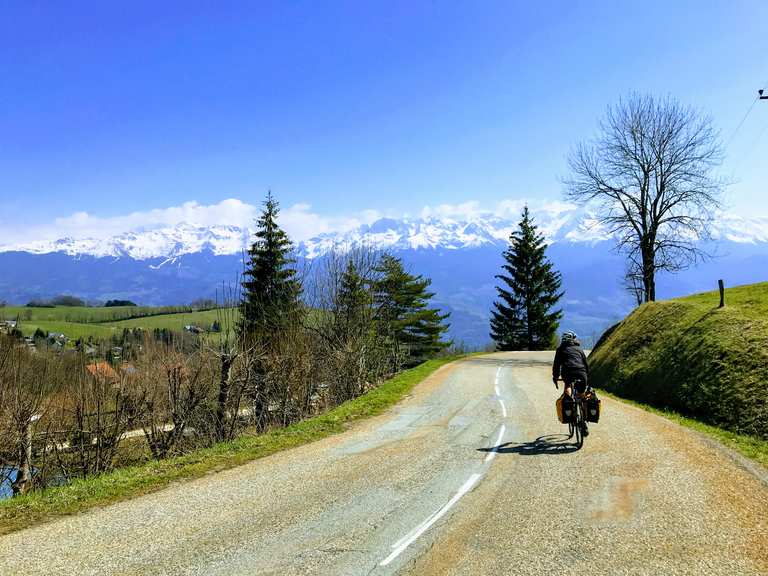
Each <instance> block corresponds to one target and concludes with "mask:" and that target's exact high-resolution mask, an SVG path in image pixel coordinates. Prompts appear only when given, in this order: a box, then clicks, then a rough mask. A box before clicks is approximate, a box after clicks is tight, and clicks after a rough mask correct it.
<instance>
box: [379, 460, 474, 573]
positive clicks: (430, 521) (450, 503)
mask: <svg viewBox="0 0 768 576" xmlns="http://www.w3.org/2000/svg"><path fill="white" fill-rule="evenodd" d="M480 477H481V474H472V476H470V477H469V479H468V480H467V481H466V482H464V485H463V486H462V487H461V488H459V491H458V492H456V494H454V495H453V498H451V499H450V500H449V501H448V503H447V504H446V505H445V506H443V507H442V508H440V510H438V511H437V513H435V514H433V515H432V516H430V517H429V518H428V519H427V520H426V521H425V522H424V523H422V524H421V525H420V526H419V527H418V528H417V529H416V530H415V531H414V532H413V533H412V534H411V536H410V537H408V538H407V539H405V540H403V541H401V542H400V543H399V544H400V545H399V546H397V547H396V548H395V549H394V550H392V553H391V554H390V555H389V556H387V557H386V558H384V560H382V561H381V564H379V565H380V566H386V565H387V564H389V563H390V562H392V560H394V559H395V558H397V557H398V556H400V554H402V553H403V550H405V549H406V548H408V546H410V545H411V544H413V543H414V542H415V541H416V540H417V539H418V538H419V536H421V535H422V534H424V532H426V531H427V530H429V528H430V527H431V526H432V525H433V524H434V523H435V522H437V521H438V520H440V518H442V517H443V516H445V515H446V513H447V512H448V510H450V509H451V508H453V506H454V505H455V504H456V502H458V501H459V500H461V498H462V497H463V496H464V495H465V494H466V493H467V492H469V491H470V490H472V488H474V486H475V484H477V481H478V480H480Z"/></svg>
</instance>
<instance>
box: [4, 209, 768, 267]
mask: <svg viewBox="0 0 768 576" xmlns="http://www.w3.org/2000/svg"><path fill="white" fill-rule="evenodd" d="M532 214H533V218H534V222H535V223H536V225H537V226H538V228H539V230H540V231H541V232H542V233H543V234H544V236H545V237H546V239H547V241H548V242H550V243H556V242H565V243H590V244H594V243H597V242H602V241H606V240H610V239H611V234H610V232H609V231H608V230H607V229H606V228H605V227H604V226H602V225H601V224H600V223H599V221H598V220H597V218H596V217H595V215H594V214H592V213H590V211H589V210H586V209H583V208H581V209H577V208H574V209H568V210H554V211H553V210H545V209H544V210H539V211H536V210H532ZM516 226H517V218H514V219H510V218H504V217H501V216H497V215H493V214H481V215H475V216H471V217H466V218H449V217H435V216H430V217H424V218H408V217H406V218H400V219H394V218H381V219H379V220H377V221H375V222H373V223H372V224H368V225H363V226H360V227H358V228H355V229H353V230H349V231H346V232H328V233H324V234H321V235H319V236H316V237H314V238H311V239H308V240H304V241H302V242H300V243H298V246H297V249H298V252H299V253H300V254H301V255H303V256H305V257H308V258H314V257H318V256H321V255H323V254H325V253H327V252H328V251H329V250H332V249H338V248H345V247H350V246H355V245H365V246H370V247H372V248H376V249H382V250H438V249H440V250H462V249H470V248H477V247H480V246H500V247H501V246H503V245H504V244H506V242H507V241H508V239H509V235H510V233H511V232H512V231H513V230H514V229H515V228H516ZM711 234H712V236H713V237H714V238H715V239H716V240H722V241H728V242H737V243H751V244H758V243H768V218H760V217H748V218H745V217H741V216H737V215H734V214H722V215H721V216H720V217H719V218H718V219H717V221H716V222H715V223H713V226H712V230H711ZM252 237H253V231H252V230H250V229H248V228H240V227H238V226H232V225H223V224H221V225H214V226H208V227H200V226H194V225H191V224H187V223H180V224H177V225H175V226H167V227H157V228H142V229H136V230H132V231H129V232H124V233H122V234H118V235H115V236H113V237H111V238H107V239H95V238H81V239H75V238H61V239H59V240H55V241H49V242H46V241H38V242H32V243H29V244H22V245H13V246H0V252H9V251H20V252H28V253H33V254H47V253H54V252H58V253H64V254H67V255H70V256H94V257H113V258H121V257H129V258H132V259H135V260H148V259H154V258H162V259H164V260H165V261H167V262H171V261H172V260H174V259H176V258H178V257H180V256H184V255H185V254H195V253H200V252H209V253H212V254H214V255H229V254H238V253H240V252H242V251H243V250H246V249H247V248H248V246H249V244H250V242H251V241H252Z"/></svg>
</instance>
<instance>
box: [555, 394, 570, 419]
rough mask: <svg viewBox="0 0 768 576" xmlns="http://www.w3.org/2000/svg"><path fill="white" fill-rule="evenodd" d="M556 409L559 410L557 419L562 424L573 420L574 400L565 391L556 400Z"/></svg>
mask: <svg viewBox="0 0 768 576" xmlns="http://www.w3.org/2000/svg"><path fill="white" fill-rule="evenodd" d="M555 410H556V411H557V419H558V420H559V421H560V423H561V424H568V422H572V421H573V415H574V413H573V400H571V397H570V396H567V395H566V394H565V392H563V394H562V396H560V398H558V399H557V400H556V401H555Z"/></svg>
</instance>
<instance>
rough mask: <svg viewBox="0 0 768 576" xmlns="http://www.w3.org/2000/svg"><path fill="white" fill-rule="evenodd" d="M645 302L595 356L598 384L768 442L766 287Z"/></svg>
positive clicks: (600, 345) (603, 341) (613, 330)
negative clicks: (721, 298)
mask: <svg viewBox="0 0 768 576" xmlns="http://www.w3.org/2000/svg"><path fill="white" fill-rule="evenodd" d="M725 301H726V305H725V307H723V308H719V307H718V304H719V295H718V293H717V292H716V291H715V292H704V293H701V294H694V295H692V296H688V297H685V298H678V299H674V300H667V301H663V302H652V303H648V304H644V305H642V306H640V307H639V308H637V309H636V310H635V311H634V312H632V313H631V314H630V315H629V316H628V317H627V318H625V319H624V320H623V321H622V322H620V323H618V324H616V325H615V326H614V327H612V328H611V329H609V330H608V331H607V332H606V333H605V334H604V335H603V337H602V338H601V339H600V341H599V342H598V344H597V346H596V347H595V349H594V351H593V352H592V354H591V356H590V364H591V378H592V381H593V382H594V383H595V385H596V386H599V387H601V388H604V389H606V390H608V391H609V392H613V393H615V394H617V395H618V396H621V397H624V398H629V399H632V400H638V401H640V402H645V403H648V404H651V405H653V406H656V407H659V408H664V409H672V410H674V411H677V412H679V413H681V414H683V415H688V416H692V417H694V418H696V419H697V420H700V421H702V422H705V423H708V424H712V425H715V426H719V427H721V428H724V429H726V430H729V431H732V432H735V433H739V434H748V435H752V436H755V437H757V438H760V439H763V440H766V439H768V282H763V283H759V284H751V285H745V286H737V287H733V288H729V289H727V290H726V297H725Z"/></svg>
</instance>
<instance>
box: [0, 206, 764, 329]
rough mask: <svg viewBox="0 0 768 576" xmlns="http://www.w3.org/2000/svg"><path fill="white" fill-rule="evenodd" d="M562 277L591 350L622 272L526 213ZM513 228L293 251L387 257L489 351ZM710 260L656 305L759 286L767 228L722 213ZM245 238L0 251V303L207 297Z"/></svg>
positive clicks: (621, 264)
mask: <svg viewBox="0 0 768 576" xmlns="http://www.w3.org/2000/svg"><path fill="white" fill-rule="evenodd" d="M533 216H534V220H535V222H536V224H537V225H538V226H539V229H540V230H541V231H542V232H543V233H544V235H545V236H546V238H547V240H548V242H549V249H548V256H549V258H550V259H551V260H552V262H553V264H554V266H555V268H556V269H557V270H559V271H560V272H561V273H562V277H563V288H564V290H565V296H564V298H563V300H562V302H561V304H562V306H563V310H564V313H565V316H564V320H563V324H564V325H567V326H568V327H569V328H570V329H575V330H576V331H577V332H579V333H580V334H582V335H583V336H585V337H586V338H585V339H586V340H587V341H590V340H592V339H594V338H595V337H596V336H597V335H599V333H600V331H601V330H602V329H604V328H605V327H607V326H608V325H610V324H612V323H614V322H616V321H618V320H619V319H621V318H622V317H623V316H624V315H625V314H626V313H627V312H628V311H629V310H630V309H631V308H632V304H633V302H632V299H631V297H630V296H629V295H628V293H627V292H626V290H625V289H624V288H623V286H622V278H623V275H624V271H625V269H626V268H625V267H626V262H625V261H624V259H623V257H622V256H620V255H618V254H616V252H615V251H614V250H612V248H613V246H614V242H613V241H611V238H610V234H609V233H608V232H607V231H606V230H605V228H603V227H601V226H600V225H599V224H598V223H597V221H596V219H595V217H594V215H593V214H591V213H590V212H589V211H588V210H584V209H565V210H563V209H559V208H558V209H551V210H546V209H542V210H538V211H533ZM517 220H518V219H517V218H514V219H510V218H504V217H501V216H498V215H492V214H480V215H474V216H469V217H463V218H455V217H454V218H449V217H436V216H431V217H424V218H399V219H393V218H384V219H380V220H377V221H375V222H373V223H371V224H369V225H363V226H359V227H357V228H354V229H350V230H343V231H337V232H328V233H325V234H320V235H318V236H316V237H314V238H311V239H308V240H304V241H301V242H298V243H297V245H296V248H297V252H298V256H299V258H302V257H303V258H307V259H317V258H320V257H322V256H323V255H324V254H326V253H327V252H328V251H329V250H331V249H341V250H343V249H345V248H348V247H352V246H355V245H365V246H370V247H372V248H377V249H383V250H387V251H390V252H392V253H394V254H395V255H397V256H398V257H400V258H402V259H403V261H404V262H405V264H406V266H408V267H409V268H410V269H411V270H413V271H414V272H416V273H418V274H422V275H423V276H425V277H426V278H430V279H431V280H432V286H431V289H432V290H433V292H434V293H435V297H434V302H435V304H436V305H438V306H440V307H441V308H442V309H443V310H445V311H448V312H450V313H451V317H450V321H451V336H452V337H453V338H455V339H457V340H462V341H464V342H468V343H471V344H483V343H485V342H487V341H488V315H489V310H490V308H491V306H492V303H493V300H494V299H495V298H496V288H495V285H496V279H495V275H496V274H497V273H498V271H499V268H500V266H501V264H502V257H501V254H502V251H503V249H504V246H505V245H506V243H507V241H508V238H509V234H510V232H511V231H512V230H514V229H515V227H516V226H517ZM710 232H711V235H712V237H713V238H715V239H716V240H718V241H717V242H716V245H715V249H714V250H710V251H711V252H713V253H716V254H717V257H716V258H713V259H710V260H708V261H706V262H704V263H701V264H699V265H697V266H696V267H694V268H692V269H690V270H687V271H685V272H682V273H680V274H677V275H669V274H665V275H660V276H659V278H658V288H657V290H658V294H659V296H660V297H661V298H669V297H673V296H679V295H683V294H688V293H691V292H700V291H704V290H712V289H714V288H716V286H717V279H719V278H723V279H725V281H726V285H727V286H733V285H736V284H744V283H751V282H757V281H762V280H768V274H766V272H765V271H766V270H768V218H760V217H742V216H737V215H732V214H722V215H721V216H720V217H719V218H718V219H717V221H716V222H714V223H713V224H712V230H711V231H710ZM252 238H253V230H250V229H248V228H240V227H237V226H231V225H214V226H195V225H191V224H178V225H175V226H167V227H157V228H151V229H140V230H133V231H131V232H126V233H121V234H116V235H114V236H113V237H111V238H106V239H87V238H86V239H83V238H62V239H60V240H56V241H53V242H33V243H30V244H21V245H13V246H2V247H0V270H2V273H0V301H7V302H10V303H16V304H24V303H26V302H28V301H29V300H32V299H36V298H49V297H51V296H54V295H57V294H74V295H77V296H80V297H82V298H85V299H87V300H90V301H95V302H99V301H106V300H109V299H128V300H133V301H135V302H138V303H140V304H146V305H166V304H180V303H185V302H191V301H193V300H195V299H197V298H203V297H205V298H208V297H211V298H215V297H216V295H217V290H220V289H221V287H222V285H223V284H230V285H231V284H232V283H233V282H236V280H237V274H238V273H239V272H241V271H242V269H243V261H242V254H243V251H244V250H245V249H247V248H248V246H249V244H250V242H251V240H252Z"/></svg>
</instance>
